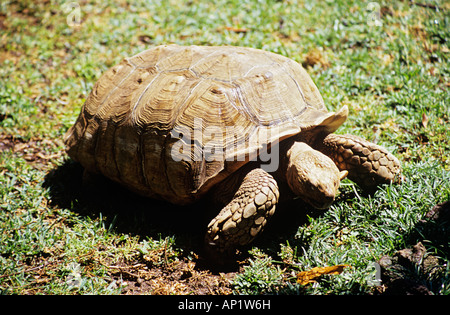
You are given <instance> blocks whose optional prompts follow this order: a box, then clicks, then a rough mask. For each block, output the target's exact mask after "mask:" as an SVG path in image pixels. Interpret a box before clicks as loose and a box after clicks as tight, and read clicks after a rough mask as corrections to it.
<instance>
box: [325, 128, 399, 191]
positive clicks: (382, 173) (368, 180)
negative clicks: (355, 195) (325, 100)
mask: <svg viewBox="0 0 450 315" xmlns="http://www.w3.org/2000/svg"><path fill="white" fill-rule="evenodd" d="M319 147H320V150H321V151H322V152H323V153H325V154H326V155H328V156H329V157H330V158H331V159H332V160H333V161H334V162H335V163H336V165H337V167H338V168H339V170H347V171H348V178H349V179H351V180H352V181H354V182H356V183H357V184H358V185H360V186H362V187H364V188H367V189H372V188H374V187H376V186H378V185H380V184H384V183H390V182H395V181H398V180H400V179H401V178H400V172H401V166H400V162H399V161H398V159H397V158H396V157H395V156H393V155H392V154H391V153H389V152H388V151H387V150H386V149H385V148H383V147H381V146H379V145H376V144H374V143H371V142H369V141H367V140H365V139H362V138H360V137H357V136H353V135H337V134H329V135H327V136H326V137H325V138H324V139H323V142H322V144H321V145H320V146H319Z"/></svg>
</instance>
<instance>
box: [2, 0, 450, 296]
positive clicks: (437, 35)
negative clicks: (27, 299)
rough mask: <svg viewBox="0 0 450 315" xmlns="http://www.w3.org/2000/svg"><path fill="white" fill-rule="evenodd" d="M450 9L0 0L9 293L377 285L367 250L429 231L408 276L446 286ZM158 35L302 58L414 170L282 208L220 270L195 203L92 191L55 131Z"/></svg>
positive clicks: (369, 133) (339, 290)
mask: <svg viewBox="0 0 450 315" xmlns="http://www.w3.org/2000/svg"><path fill="white" fill-rule="evenodd" d="M449 9H450V7H449V5H448V3H447V2H445V1H425V0H423V1H415V2H409V1H399V2H388V1H374V2H366V1H356V0H355V1H334V2H332V1H322V2H320V3H319V2H314V1H272V0H261V1H253V0H252V1H250V0H249V1H245V2H242V1H235V0H217V1H214V2H210V1H199V0H194V1H187V2H186V1H178V0H171V1H134V2H132V3H130V2H129V1H104V2H101V3H98V2H94V1H89V0H86V1H84V0H83V1H75V2H63V1H55V0H45V1H39V2H35V1H20V2H14V1H5V2H2V4H1V5H0V29H1V35H0V36H1V44H0V209H1V211H0V293H3V294H120V293H122V294H123V293H127V294H132V293H147V294H228V293H233V292H234V293H239V294H273V293H278V294H380V293H383V292H388V291H389V287H388V286H389V282H386V281H385V282H383V283H382V284H383V285H384V286H383V285H382V286H375V285H373V281H371V280H373V279H374V277H375V272H376V268H374V266H376V264H375V263H378V262H379V261H380V258H382V257H386V256H389V257H394V256H395V255H397V256H398V254H396V253H398V251H399V250H401V249H404V248H412V246H414V245H415V244H417V243H418V242H419V241H420V242H421V243H422V244H423V245H424V246H425V248H426V254H425V255H424V259H425V258H426V257H432V258H433V259H434V261H435V263H434V264H433V268H432V269H433V270H432V271H430V270H428V269H426V268H425V267H424V265H423V264H420V263H419V264H415V265H414V264H413V265H411V266H407V267H405V268H406V269H407V270H406V271H404V272H403V274H404V275H405V274H407V277H408V278H410V279H412V280H411V281H413V282H414V283H416V284H417V283H419V284H420V285H422V286H424V287H425V288H426V289H427V290H428V292H431V293H433V294H448V293H449V292H450V284H449V267H448V266H449V250H448V248H449V243H448V241H449V226H448V219H445V216H444V215H443V217H444V219H442V218H441V219H439V220H436V219H432V218H429V217H427V213H428V212H429V211H430V210H431V209H432V208H433V207H434V206H435V205H437V204H440V203H443V202H445V201H449V200H450V198H449V197H450V184H449V183H450V160H449V156H450V144H449V141H448V139H449V138H450V124H449V119H450V118H449V117H450V109H449V108H450V107H449V100H450V97H449V85H450V83H449V69H450V67H449V62H448V56H449V53H450V49H449V42H448V41H449V29H450V26H449V19H450V16H449ZM166 43H177V44H183V45H188V44H197V45H239V46H249V47H255V48H262V49H265V50H269V51H273V52H276V53H280V54H283V55H285V56H288V57H290V58H292V59H294V60H296V61H298V62H300V63H302V64H303V65H304V66H305V67H306V68H307V70H308V72H309V73H310V75H311V77H312V78H313V80H314V81H315V83H316V84H317V86H318V88H319V90H320V91H321V93H322V95H323V97H324V100H325V102H326V104H327V106H328V108H329V109H330V110H336V109H337V108H339V107H341V106H342V105H348V107H349V109H350V118H349V120H348V122H346V123H345V125H344V126H343V127H341V128H340V129H339V131H338V132H339V133H352V134H356V135H359V136H363V137H365V138H367V139H369V140H371V141H374V142H377V143H378V144H381V145H383V146H385V147H387V148H388V149H389V150H391V151H392V152H393V153H394V154H395V155H396V156H397V157H398V158H399V159H400V160H401V161H402V164H403V166H404V175H405V178H406V181H405V182H403V183H402V184H400V185H396V186H395V185H394V186H390V185H386V186H383V187H381V188H380V189H379V190H378V191H377V192H376V193H375V194H373V195H365V194H364V193H363V192H361V191H360V189H359V188H358V187H357V186H355V185H354V184H353V183H351V182H350V181H345V182H343V184H342V187H341V194H340V196H339V198H338V200H336V202H335V203H334V204H333V206H332V207H331V208H330V209H329V210H328V211H327V212H324V213H317V212H314V211H313V210H311V209H308V208H304V206H303V204H302V203H301V202H299V201H294V202H292V203H289V204H286V205H284V208H283V207H279V211H278V213H277V214H276V217H275V218H274V220H273V222H272V224H271V225H269V227H268V229H267V231H266V233H265V234H264V235H263V236H262V237H261V238H259V239H258V240H257V242H255V244H254V247H253V249H251V250H250V251H249V253H248V254H247V253H246V252H245V253H244V255H243V257H244V258H243V261H242V262H240V264H239V266H238V267H237V268H236V269H235V270H232V271H229V272H225V271H223V272H220V273H219V272H215V271H214V270H213V269H211V268H209V267H207V266H206V265H205V263H204V262H203V260H202V255H201V250H200V249H199V244H200V243H201V234H202V233H200V232H201V231H202V228H204V226H203V225H204V224H206V223H204V222H199V221H202V220H197V219H196V218H199V217H200V214H199V213H200V211H198V210H197V208H196V207H192V208H190V209H187V210H186V211H184V209H179V208H176V207H174V208H173V209H169V210H173V211H174V212H170V211H169V212H170V213H167V214H166V213H162V212H163V211H162V209H167V208H169V207H170V206H167V205H165V204H160V203H152V207H155V208H156V209H153V210H156V211H153V212H152V211H149V209H148V207H149V201H147V200H144V199H142V198H138V197H135V196H133V195H132V194H130V193H128V192H125V191H123V190H121V189H120V188H118V187H115V186H108V185H111V184H105V191H104V192H102V193H101V194H100V195H94V196H92V195H89V193H86V192H83V191H82V186H81V184H80V179H81V170H80V168H79V166H77V165H76V164H75V163H73V162H71V161H70V160H69V159H68V157H67V156H66V154H65V153H64V146H63V144H62V140H61V139H62V136H63V134H64V133H65V131H66V130H67V129H68V128H69V127H70V126H71V125H72V124H73V123H74V121H75V119H76V117H77V115H78V113H79V110H80V108H81V106H82V104H83V103H84V100H85V99H86V97H87V96H88V94H89V92H90V90H91V88H92V86H93V84H94V83H95V81H96V80H97V79H98V78H99V76H100V75H101V73H102V72H104V71H105V70H106V69H108V68H109V67H111V66H112V65H114V64H117V63H118V62H120V60H121V59H122V58H124V57H126V56H131V55H133V54H136V53H138V52H140V51H142V50H144V49H147V48H149V47H153V46H155V45H159V44H166ZM110 191H113V195H114V197H110V195H111V193H110ZM158 209H159V211H158ZM281 209H285V211H282V210H281ZM188 211H190V212H188ZM195 211H198V212H195ZM191 213H192V215H190V214H191ZM174 217H179V220H178V221H177V220H175V219H174ZM292 218H295V220H294V219H292ZM175 221H177V222H175ZM280 230H281V231H280ZM199 231H200V232H199ZM338 264H347V265H350V266H351V267H349V268H345V269H344V272H342V273H341V274H339V275H324V276H322V277H320V278H319V279H318V280H317V282H315V283H313V284H308V285H300V284H297V283H296V273H297V272H299V271H306V270H310V269H312V268H314V267H322V266H333V265H338ZM405 268H404V269H405ZM383 280H385V279H383Z"/></svg>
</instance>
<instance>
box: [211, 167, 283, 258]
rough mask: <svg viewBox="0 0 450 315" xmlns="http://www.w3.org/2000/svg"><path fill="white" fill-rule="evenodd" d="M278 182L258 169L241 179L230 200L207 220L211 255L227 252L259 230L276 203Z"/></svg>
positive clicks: (246, 240)
mask: <svg viewBox="0 0 450 315" xmlns="http://www.w3.org/2000/svg"><path fill="white" fill-rule="evenodd" d="M278 198H279V191H278V185H277V182H276V181H275V180H274V179H273V177H272V176H271V175H270V174H268V173H267V172H266V171H264V170H262V169H260V168H257V169H254V170H252V171H250V172H249V173H248V174H247V175H246V176H245V177H244V179H243V181H242V184H241V185H240V187H239V189H238V190H237V192H236V193H235V194H234V197H233V199H232V200H231V201H230V202H229V203H228V204H227V205H226V206H225V207H224V208H223V209H222V211H220V213H219V214H218V215H217V216H216V217H215V218H214V219H213V220H212V221H211V222H210V223H209V225H208V230H207V232H206V236H205V245H206V249H207V251H208V252H209V254H211V255H212V256H215V257H217V256H222V255H223V254H230V253H232V251H233V250H235V249H236V248H237V247H239V246H243V245H246V244H249V243H250V242H251V241H253V239H255V237H256V236H257V235H258V234H259V233H261V232H262V230H263V229H264V226H265V225H266V223H267V220H268V219H269V218H270V217H271V216H272V215H273V214H274V212H275V206H276V204H277V202H278Z"/></svg>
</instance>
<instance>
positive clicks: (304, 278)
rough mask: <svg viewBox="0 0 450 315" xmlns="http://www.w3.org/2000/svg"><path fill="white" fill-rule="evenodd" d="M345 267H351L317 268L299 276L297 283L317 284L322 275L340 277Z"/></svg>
mask: <svg viewBox="0 0 450 315" xmlns="http://www.w3.org/2000/svg"><path fill="white" fill-rule="evenodd" d="M345 267H350V265H336V266H331V267H315V268H313V269H311V270H307V271H302V272H299V273H298V274H297V283H299V284H301V285H306V284H308V283H311V282H315V281H316V279H317V278H319V277H320V276H322V275H338V274H340V273H341V272H342V271H343V270H344V268H345Z"/></svg>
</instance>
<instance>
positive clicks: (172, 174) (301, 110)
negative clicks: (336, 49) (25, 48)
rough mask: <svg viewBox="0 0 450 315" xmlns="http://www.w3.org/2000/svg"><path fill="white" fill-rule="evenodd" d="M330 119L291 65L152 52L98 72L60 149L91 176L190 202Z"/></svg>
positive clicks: (220, 52)
mask: <svg viewBox="0 0 450 315" xmlns="http://www.w3.org/2000/svg"><path fill="white" fill-rule="evenodd" d="M329 115H330V113H328V111H327V110H326V108H325V106H324V102H323V99H322V97H321V95H320V93H319V91H318V90H317V87H316V86H315V85H314V83H313V82H312V80H311V78H310V77H309V75H308V74H307V73H306V71H305V70H304V69H303V68H302V66H301V65H299V64H298V63H296V62H295V61H293V60H291V59H289V58H286V57H283V56H280V55H277V54H274V53H270V52H266V51H262V50H257V49H252V48H242V47H201V46H189V47H182V46H176V45H168V46H158V47H155V48H152V49H149V50H146V51H144V52H142V53H139V54H137V55H135V56H133V57H131V58H125V59H124V60H123V61H122V62H121V63H120V64H118V65H116V66H114V67H112V68H111V69H109V70H108V71H106V73H104V74H103V76H102V77H101V78H100V79H99V80H98V82H97V83H96V84H95V86H94V87H93V90H92V92H91V93H90V95H89V96H88V98H87V100H86V102H85V104H84V105H83V108H82V109H81V113H80V115H79V117H78V119H77V121H76V123H75V124H74V126H72V127H71V128H70V129H69V131H68V132H67V134H66V136H65V143H66V145H67V152H68V154H69V156H70V157H71V158H72V159H74V160H76V161H78V162H80V163H81V164H82V165H83V167H84V168H85V169H86V170H87V171H89V172H94V173H100V174H103V175H104V176H106V177H108V178H110V179H112V180H114V181H117V182H119V183H121V184H123V185H124V186H126V187H128V188H129V189H131V190H133V191H135V192H138V193H140V194H142V195H145V196H149V197H155V198H163V199H166V200H169V201H171V202H173V203H176V204H188V203H191V202H193V201H195V200H196V199H198V198H200V197H201V196H203V195H204V194H205V193H206V192H207V191H208V190H209V189H210V188H211V187H213V186H214V185H215V184H216V183H218V182H220V181H222V180H223V179H225V178H226V177H228V176H229V175H230V174H232V173H233V172H234V171H236V170H237V169H238V168H240V167H241V166H242V165H244V164H246V163H247V162H248V161H250V160H252V159H254V158H255V157H257V156H258V154H259V153H260V152H261V150H262V149H264V148H267V147H270V145H271V144H272V143H274V142H276V141H280V140H283V139H285V138H287V137H290V136H292V135H296V134H298V133H300V132H301V131H302V130H305V129H311V128H312V127H315V126H318V125H320V124H324V121H326V118H327V117H329ZM325 123H326V122H325ZM212 157H213V158H212Z"/></svg>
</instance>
